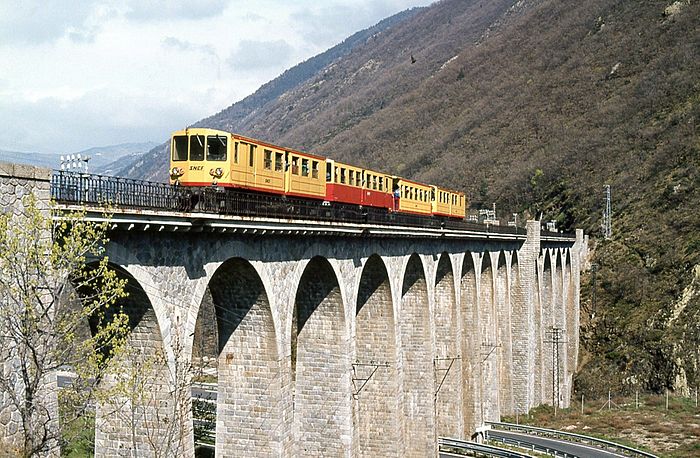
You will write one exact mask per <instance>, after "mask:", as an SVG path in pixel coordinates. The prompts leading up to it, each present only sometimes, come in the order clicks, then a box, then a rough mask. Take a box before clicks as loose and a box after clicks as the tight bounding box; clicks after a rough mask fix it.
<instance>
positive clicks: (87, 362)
mask: <svg viewBox="0 0 700 458" xmlns="http://www.w3.org/2000/svg"><path fill="white" fill-rule="evenodd" d="M23 204H24V210H23V213H22V214H20V215H12V214H2V215H0V361H1V362H2V363H3V366H2V370H0V394H1V395H2V399H0V401H2V404H0V417H3V419H5V420H8V419H9V421H5V422H1V423H3V425H4V428H3V431H2V434H3V438H2V440H3V442H5V444H6V447H10V448H11V449H12V450H13V453H14V454H15V455H16V456H22V457H35V456H56V455H58V452H59V444H60V440H61V429H62V428H65V427H66V426H67V425H68V424H69V423H70V422H71V421H72V420H74V419H75V418H78V417H79V416H80V415H81V412H82V411H84V410H85V408H86V406H87V405H88V403H89V399H90V398H91V396H92V395H93V394H94V393H95V389H96V387H97V385H98V384H99V380H100V379H101V374H102V373H103V371H104V369H105V362H106V361H107V360H108V359H109V358H111V357H112V355H113V354H114V353H115V352H119V351H120V349H121V348H122V343H123V341H124V336H125V334H126V330H127V329H128V327H127V321H128V320H127V317H126V316H125V315H124V314H122V313H118V312H117V313H105V311H106V310H107V309H108V308H109V307H110V306H113V305H114V304H115V303H116V301H117V300H118V299H120V298H122V297H124V296H125V295H126V293H125V292H124V286H125V283H126V282H125V281H124V280H121V279H119V278H118V277H117V275H116V273H115V272H114V271H113V270H111V269H110V268H109V266H108V259H107V258H106V257H105V254H104V246H105V244H106V242H107V238H106V233H107V229H108V223H107V222H103V223H92V222H89V221H86V220H85V219H84V214H82V213H79V212H77V213H71V214H67V213H61V214H60V215H59V214H58V213H55V210H54V208H53V207H52V206H51V205H48V206H46V205H43V206H42V204H41V203H40V202H39V201H38V200H37V199H36V198H35V197H34V196H33V195H29V196H26V197H25V199H24V200H23ZM53 216H57V217H56V218H54V217H53ZM62 304H70V306H65V307H63V306H62ZM87 322H89V323H90V328H91V332H88V333H87V334H86V333H85V332H81V330H84V329H86V323H87ZM59 370H68V371H70V372H71V373H72V374H73V375H72V376H71V379H72V383H71V384H70V386H69V387H67V388H66V389H65V399H66V400H67V401H68V403H69V404H70V405H71V409H68V410H67V411H66V412H71V413H72V415H70V414H67V415H66V417H65V418H61V421H60V422H59V418H58V411H59V409H58V385H57V372H58V371H59ZM63 394H64V393H62V395H63ZM62 397H63V396H62Z"/></svg>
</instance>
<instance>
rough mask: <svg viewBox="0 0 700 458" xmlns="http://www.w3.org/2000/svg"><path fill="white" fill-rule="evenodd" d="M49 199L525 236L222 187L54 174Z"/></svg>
mask: <svg viewBox="0 0 700 458" xmlns="http://www.w3.org/2000/svg"><path fill="white" fill-rule="evenodd" d="M51 197H52V198H53V199H55V200H56V201H57V202H60V203H63V204H79V205H98V206H102V205H105V204H110V205H112V206H114V207H116V208H131V209H148V210H162V211H174V212H201V213H209V214H219V215H222V214H223V215H238V216H252V217H276V218H285V219H286V218H297V219H299V218H303V219H310V220H318V221H342V222H350V223H360V224H388V225H401V226H417V227H431V228H441V229H448V230H459V231H470V232H471V231H473V232H484V233H493V234H515V235H522V236H525V235H526V234H527V231H526V229H525V228H522V227H510V226H494V225H484V224H479V223H474V222H470V221H465V220H452V219H438V218H432V217H426V216H419V215H412V214H407V213H396V212H395V213H387V211H386V209H382V208H373V207H364V208H363V207H359V206H355V205H342V204H333V205H332V206H331V205H322V204H321V202H320V201H314V200H310V199H296V198H287V197H285V196H278V195H272V194H262V193H251V192H245V191H241V190H233V189H229V190H226V189H224V188H221V187H216V186H214V187H201V188H200V187H189V186H172V185H169V184H166V183H158V182H151V181H142V180H133V179H130V178H120V177H110V176H103V175H93V174H87V173H80V172H69V171H65V170H55V171H54V172H53V175H52V177H51ZM541 235H542V236H543V237H546V236H550V237H557V238H563V239H574V238H575V234H560V233H553V232H547V231H545V230H543V231H542V232H541Z"/></svg>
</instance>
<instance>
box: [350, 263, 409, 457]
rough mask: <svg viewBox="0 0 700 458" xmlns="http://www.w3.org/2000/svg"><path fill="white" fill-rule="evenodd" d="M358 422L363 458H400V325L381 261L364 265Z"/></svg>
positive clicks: (357, 341)
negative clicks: (383, 457)
mask: <svg viewBox="0 0 700 458" xmlns="http://www.w3.org/2000/svg"><path fill="white" fill-rule="evenodd" d="M355 323H356V324H355V364H354V365H353V388H352V389H353V398H354V402H353V408H354V412H353V419H354V421H355V437H356V438H357V449H358V455H359V456H363V457H364V456H366V457H374V456H396V457H398V456H400V449H399V448H398V447H387V444H400V443H401V437H402V435H401V421H400V413H399V409H400V405H399V386H398V371H397V362H398V358H397V351H396V332H395V329H396V321H395V317H394V307H393V301H392V295H391V286H390V283H389V275H388V273H387V269H386V266H385V264H384V262H383V261H382V259H381V258H380V257H379V256H377V255H372V256H370V258H369V259H368V260H367V262H366V263H365V266H364V268H363V270H362V276H361V277H360V284H359V287H358V292H357V306H356V316H355Z"/></svg>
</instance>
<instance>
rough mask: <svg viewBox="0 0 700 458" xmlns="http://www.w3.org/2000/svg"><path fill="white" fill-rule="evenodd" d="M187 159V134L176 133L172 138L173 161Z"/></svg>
mask: <svg viewBox="0 0 700 458" xmlns="http://www.w3.org/2000/svg"><path fill="white" fill-rule="evenodd" d="M186 160H187V136H186V135H178V136H176V137H174V138H173V161H186Z"/></svg>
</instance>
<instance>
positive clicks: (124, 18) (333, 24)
mask: <svg viewBox="0 0 700 458" xmlns="http://www.w3.org/2000/svg"><path fill="white" fill-rule="evenodd" d="M3 2H4V4H3V11H2V13H1V14H0V61H2V62H3V72H2V75H1V76H0V78H1V79H0V122H1V123H2V125H3V127H4V132H5V134H3V136H0V149H6V150H20V151H21V150H33V151H46V152H65V151H77V150H81V149H87V148H89V147H91V146H94V145H98V144H100V145H107V144H114V143H123V142H128V141H134V142H137V141H143V140H153V141H160V140H164V139H165V138H167V136H168V135H169V132H171V131H173V130H176V129H179V128H182V127H183V126H185V125H187V124H191V123H193V122H195V121H197V120H199V119H201V118H204V117H206V116H209V115H211V114H213V113H216V112H218V111H220V110H221V109H223V108H225V107H227V106H229V105H230V104H231V103H233V102H235V101H236V100H240V99H242V98H243V97H245V96H247V95H249V94H250V93H252V92H253V91H255V90H256V89H257V88H258V87H259V86H260V85H262V84H264V83H265V82H267V81H269V80H270V79H272V78H274V77H276V76H277V75H279V74H280V73H281V72H282V71H283V70H284V69H286V68H289V67H291V66H292V65H294V64H296V63H297V62H300V61H302V60H304V59H308V58H309V57H311V56H313V55H315V54H318V53H319V52H322V51H324V50H326V49H328V48H329V47H331V46H333V45H335V44H336V43H338V42H340V41H341V40H343V39H344V38H346V37H347V36H349V35H351V34H352V33H354V32H356V31H358V30H360V29H362V28H366V27H369V26H371V25H373V24H375V23H376V22H378V21H379V20H381V19H383V18H384V17H387V16H389V15H390V14H393V13H396V12H398V11H401V10H403V9H406V8H409V7H412V6H417V5H425V4H427V3H428V0H328V1H326V2H316V1H312V0H297V1H295V2H286V1H282V0H256V1H255V2H250V1H244V0H188V1H174V0H149V1H144V0H127V1H124V0H71V1H68V0H60V1H59V0H3Z"/></svg>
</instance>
